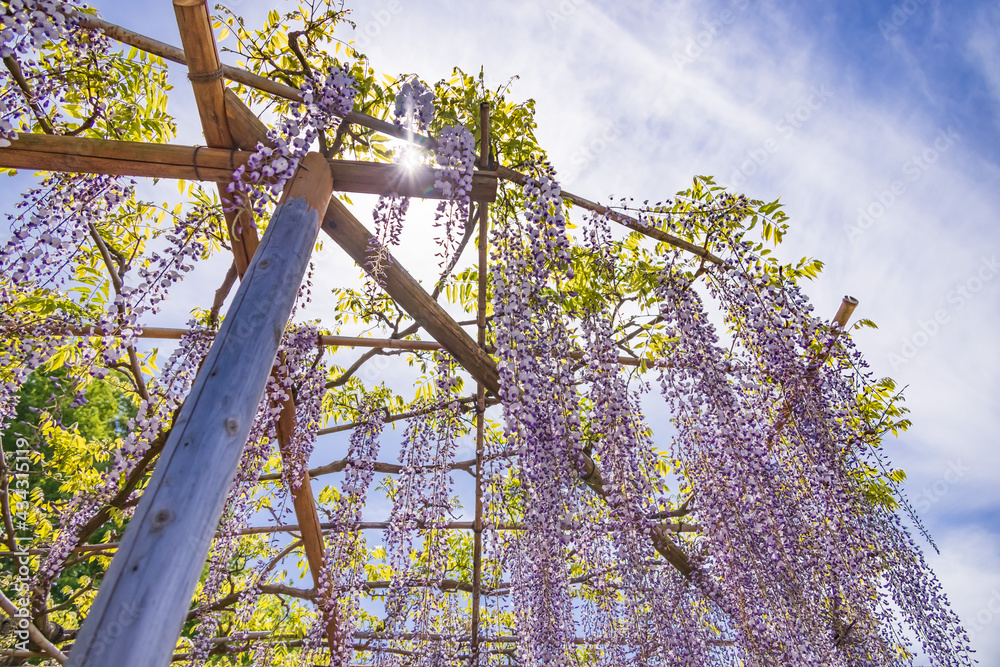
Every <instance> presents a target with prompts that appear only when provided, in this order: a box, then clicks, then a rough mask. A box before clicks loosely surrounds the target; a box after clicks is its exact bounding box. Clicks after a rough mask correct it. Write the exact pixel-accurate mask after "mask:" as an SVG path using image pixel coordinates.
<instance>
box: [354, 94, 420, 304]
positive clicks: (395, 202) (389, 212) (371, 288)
mask: <svg viewBox="0 0 1000 667" xmlns="http://www.w3.org/2000/svg"><path fill="white" fill-rule="evenodd" d="M394 114H395V118H394V122H395V123H396V125H397V126H399V127H407V128H409V129H411V130H412V129H414V128H415V129H417V130H426V129H427V126H428V125H429V124H430V122H431V120H433V119H434V91H433V90H431V89H430V88H429V87H427V86H426V85H424V84H423V82H421V81H420V79H418V78H417V77H411V78H409V79H407V80H406V82H405V83H403V85H402V87H401V88H400V91H399V93H397V94H396V104H395V107H394ZM414 150H417V149H414V148H412V147H406V148H402V149H401V150H400V151H399V152H398V153H397V154H396V155H395V161H396V163H397V164H401V163H403V162H404V161H405V160H406V159H407V158H408V156H409V153H408V151H414ZM409 208H410V198H409V197H403V196H400V195H398V194H396V193H389V194H385V195H380V196H379V198H378V203H377V204H376V205H375V208H374V209H373V210H372V220H373V221H374V224H375V233H374V234H372V238H371V241H369V243H368V272H369V276H370V277H371V280H370V282H369V283H368V288H367V289H368V294H369V298H370V299H374V295H375V288H376V286H381V285H382V282H383V280H384V278H385V266H386V262H388V261H390V260H389V251H390V249H391V248H393V247H395V246H398V245H399V240H400V234H402V232H403V221H404V220H405V219H406V212H407V211H408V210H409Z"/></svg>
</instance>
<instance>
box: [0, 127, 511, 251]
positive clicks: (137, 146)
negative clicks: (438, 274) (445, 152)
mask: <svg viewBox="0 0 1000 667" xmlns="http://www.w3.org/2000/svg"><path fill="white" fill-rule="evenodd" d="M244 121H245V116H243V117H241V120H240V121H238V122H244ZM258 122H259V121H258ZM233 127H236V125H234V126H233ZM239 136H240V137H241V139H240V140H239V141H235V140H234V144H235V145H238V146H249V147H250V148H253V147H255V146H256V141H255V140H254V139H253V137H250V138H248V137H247V136H246V135H243V134H241V135H239ZM265 138H266V136H265ZM249 157H250V153H249V152H248V151H245V150H238V149H236V148H232V149H229V148H209V147H206V146H200V147H199V146H176V145H171V144H151V143H142V142H137V141H109V140H107V139H89V138H87V137H66V136H56V135H48V134H19V135H18V138H17V140H16V141H13V142H11V145H10V146H7V147H4V148H0V167H10V168H11V169H38V170H43V171H66V172H73V173H90V174H112V175H116V176H140V177H150V178H179V179H184V180H189V181H214V182H217V183H220V184H222V183H229V182H231V181H232V179H233V170H234V169H236V168H237V167H239V166H242V165H245V164H246V163H247V160H248V159H249ZM329 165H330V171H331V172H332V173H333V178H334V182H335V183H336V188H337V190H338V191H339V192H357V193H368V194H387V193H390V192H396V193H397V194H400V195H403V196H406V197H421V198H427V199H441V198H442V195H441V193H439V192H438V191H437V190H435V189H434V181H435V180H437V178H438V174H439V172H440V171H441V170H439V169H434V168H432V167H428V166H418V167H414V168H407V167H404V166H401V165H397V164H391V163H387V162H358V161H355V160H330V161H329ZM498 180H499V179H498V178H497V175H496V172H490V171H476V172H474V173H473V175H472V197H473V199H475V200H477V201H493V200H494V199H496V193H497V183H498ZM221 192H224V189H220V193H221ZM255 230H256V228H255ZM253 234H254V235H256V231H254V232H253ZM237 267H239V265H237ZM241 271H245V267H244V268H243V269H242V270H241Z"/></svg>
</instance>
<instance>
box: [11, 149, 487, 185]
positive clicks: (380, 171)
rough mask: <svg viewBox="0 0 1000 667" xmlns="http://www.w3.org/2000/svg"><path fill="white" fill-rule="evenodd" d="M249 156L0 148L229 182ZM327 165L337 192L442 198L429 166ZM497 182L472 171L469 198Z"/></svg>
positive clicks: (16, 165) (25, 163) (97, 170)
mask: <svg viewBox="0 0 1000 667" xmlns="http://www.w3.org/2000/svg"><path fill="white" fill-rule="evenodd" d="M249 157H250V152H249V151H242V150H234V149H227V148H210V147H207V146H176V145H172V144H153V143H143V142H138V141H111V140H107V139H90V138H88V137H67V136H58V135H49V134H23V133H22V134H18V137H17V140H16V141H13V142H11V145H10V146H7V147H4V148H0V167H9V168H11V169H37V170H41V171H65V172H72V173H89V174H109V175H113V176H136V177H149V178H176V179H184V180H191V181H214V182H228V181H231V180H232V178H233V171H234V170H235V169H236V168H237V167H240V166H243V165H245V164H246V163H247V160H248V159H249ZM329 164H330V172H331V173H332V175H333V179H334V184H335V185H334V188H335V189H336V191H338V192H354V193H361V194H387V193H390V192H395V193H396V194H399V195H403V196H407V197H420V198H426V199H442V198H443V197H442V195H441V193H439V192H438V191H437V190H436V189H435V188H434V181H435V180H436V179H437V178H438V176H439V172H440V170H438V169H435V168H433V167H429V166H425V165H417V166H414V167H406V166H402V165H397V164H393V163H387V162H359V161H356V160H329ZM497 181H498V178H497V174H496V173H495V172H491V171H476V172H474V173H473V175H472V194H471V197H472V199H473V200H474V201H493V200H494V199H496V192H497Z"/></svg>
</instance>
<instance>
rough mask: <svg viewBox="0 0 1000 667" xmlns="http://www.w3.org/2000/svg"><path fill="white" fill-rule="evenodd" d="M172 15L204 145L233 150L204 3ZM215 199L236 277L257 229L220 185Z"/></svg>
mask: <svg viewBox="0 0 1000 667" xmlns="http://www.w3.org/2000/svg"><path fill="white" fill-rule="evenodd" d="M174 14H175V15H176V17H177V27H178V29H179V30H180V34H181V45H182V46H183V47H184V57H185V58H186V59H187V66H188V79H189V80H190V82H191V87H192V88H193V89H194V99H195V103H196V104H197V105H198V115H199V117H200V118H201V127H202V129H203V130H204V131H205V142H206V143H207V144H208V145H209V146H210V147H215V148H230V149H232V148H235V147H236V143H235V142H234V141H233V137H232V134H231V133H230V131H229V119H228V117H227V116H226V90H225V88H226V87H225V85H224V84H223V82H222V63H221V62H220V61H219V50H218V48H217V47H216V45H215V35H214V34H213V33H212V20H211V16H210V15H209V12H208V5H207V4H206V2H205V0H174ZM218 188H219V199H220V200H221V201H222V203H223V209H224V215H225V217H226V226H227V227H228V229H229V238H230V241H231V243H232V246H233V255H234V257H235V258H236V269H237V270H238V271H239V273H240V275H243V273H244V272H245V271H246V268H247V266H248V265H249V264H250V258H252V257H253V254H254V251H255V250H256V249H257V244H258V243H259V242H260V241H259V239H258V236H257V225H256V223H255V222H254V219H253V213H252V212H251V211H250V210H248V209H246V208H242V209H239V210H234V207H233V201H232V198H231V197H230V196H229V193H228V192H227V190H226V188H225V187H223V186H222V185H221V184H220V185H219V186H218Z"/></svg>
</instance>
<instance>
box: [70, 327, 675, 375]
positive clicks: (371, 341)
mask: <svg viewBox="0 0 1000 667" xmlns="http://www.w3.org/2000/svg"><path fill="white" fill-rule="evenodd" d="M188 331H189V330H188V329H179V328H171V327H144V328H143V329H142V331H140V332H139V333H138V334H137V337H138V338H149V339H163V340H180V339H181V338H183V336H184V334H186V333H188ZM57 333H58V334H63V335H70V336H105V335H112V336H114V335H117V334H115V333H111V334H104V333H103V332H101V331H99V330H96V329H94V328H93V327H67V328H65V329H63V330H61V331H59V332H57ZM318 344H319V345H322V346H324V347H362V348H374V349H379V350H383V349H385V350H408V351H411V352H427V351H432V352H433V351H437V350H445V349H446V348H445V347H444V345H441V343H437V342H435V341H432V340H402V339H399V338H367V337H364V338H362V337H357V336H331V335H326V334H323V335H320V336H319V341H318ZM485 349H486V352H487V353H489V354H493V353H494V352H495V350H494V349H493V347H492V346H491V345H487V346H486V347H485ZM565 356H566V358H567V359H583V353H582V352H568V353H567V354H566V355H565ZM617 362H618V363H619V364H621V365H622V366H636V367H637V366H640V365H641V364H643V363H645V364H646V366H648V367H650V368H651V367H653V366H656V365H657V364H658V361H657V360H656V359H649V358H643V359H636V358H635V357H626V356H619V357H618V359H617Z"/></svg>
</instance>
